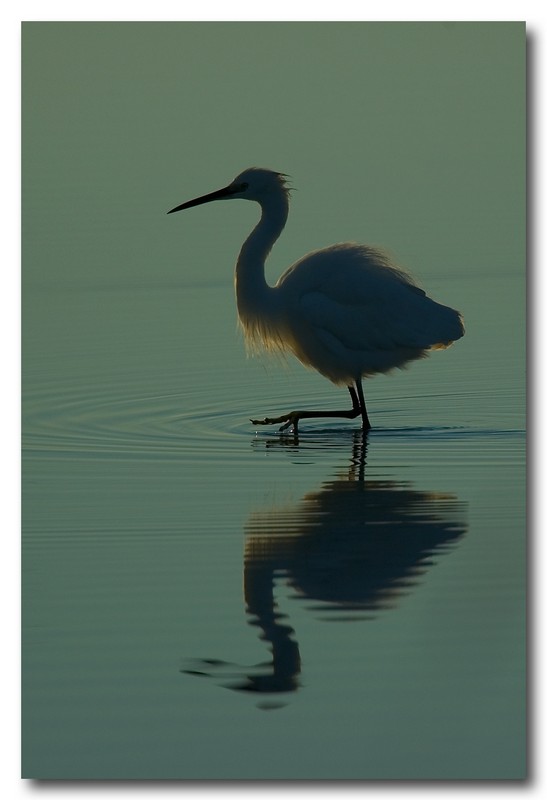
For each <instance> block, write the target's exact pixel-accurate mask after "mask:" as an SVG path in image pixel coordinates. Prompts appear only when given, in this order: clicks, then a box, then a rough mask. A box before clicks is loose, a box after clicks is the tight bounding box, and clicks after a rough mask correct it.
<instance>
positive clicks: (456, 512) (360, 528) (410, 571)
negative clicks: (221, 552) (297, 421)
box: [184, 431, 465, 693]
mask: <svg viewBox="0 0 547 800" xmlns="http://www.w3.org/2000/svg"><path fill="white" fill-rule="evenodd" d="M366 439H367V437H366V433H365V434H363V432H362V431H357V432H355V439H354V443H353V457H352V459H351V464H350V467H349V469H348V470H347V471H346V472H345V473H344V474H339V475H337V476H336V477H335V479H334V480H329V481H326V482H325V483H324V484H323V485H322V486H321V487H320V488H319V489H318V490H317V491H313V492H310V493H308V494H306V495H305V496H304V497H303V498H302V499H301V500H300V501H299V502H298V503H297V504H294V505H287V506H284V507H275V508H271V509H268V510H261V511H256V512H254V513H252V514H251V515H250V516H249V518H248V521H247V524H246V526H245V533H246V540H245V555H244V592H245V604H246V611H247V614H248V615H249V618H250V623H249V624H251V625H253V626H256V627H257V628H259V629H260V630H261V639H262V640H263V641H265V642H268V643H269V646H270V647H269V649H270V651H271V659H270V660H269V661H268V662H266V663H265V664H261V665H256V666H255V667H247V668H245V667H242V666H237V665H228V664H225V663H224V662H218V661H215V662H212V661H209V662H201V664H200V668H199V669H195V670H189V669H188V670H184V671H185V672H198V673H199V674H208V675H211V676H216V677H217V678H219V679H222V680H224V681H226V679H228V682H227V683H226V682H224V684H223V685H226V686H229V688H232V689H237V690H241V691H248V692H261V693H279V692H292V691H295V690H296V689H297V688H298V687H299V675H300V672H301V661H300V653H299V647H298V643H297V641H296V639H295V632H294V630H293V628H292V627H291V626H290V625H289V624H288V622H287V618H286V616H284V615H283V614H281V613H280V611H279V609H278V605H277V603H276V599H275V588H276V586H277V585H279V582H280V581H282V582H284V583H285V584H287V585H289V586H290V587H291V589H292V590H293V592H294V595H295V596H296V597H297V598H299V599H301V600H303V601H305V602H307V603H308V604H309V605H308V608H309V609H310V610H313V611H314V612H315V613H320V614H321V616H322V617H323V618H325V619H330V620H333V621H343V620H350V619H351V620H354V619H359V618H361V619H363V618H364V619H371V618H374V617H375V616H376V615H377V614H378V613H379V612H381V611H383V610H384V609H388V608H394V607H395V606H396V604H397V602H398V600H399V599H400V598H401V597H402V596H403V595H405V594H408V593H409V592H411V591H412V590H413V589H414V587H416V585H417V584H418V583H419V581H420V577H421V576H422V575H423V574H424V572H426V570H427V569H428V568H429V567H431V566H432V565H433V564H434V563H435V561H436V560H437V558H438V557H439V556H440V555H441V554H442V553H443V552H446V551H447V550H448V549H450V548H451V547H452V546H453V545H454V544H455V542H456V541H457V540H458V539H459V538H460V537H461V536H462V535H463V534H464V532H465V524H464V522H463V517H464V514H463V504H462V503H460V502H459V501H458V500H457V499H456V498H455V497H454V496H453V495H451V494H444V493H437V492H425V491H419V490H416V489H413V488H412V487H411V485H409V484H405V483H401V482H397V481H392V480H365V455H366ZM277 441H278V442H280V440H279V439H278V440H277ZM286 444H287V446H290V447H294V446H295V441H294V440H292V442H291V441H288V440H287V441H286ZM296 446H298V444H297V443H296Z"/></svg>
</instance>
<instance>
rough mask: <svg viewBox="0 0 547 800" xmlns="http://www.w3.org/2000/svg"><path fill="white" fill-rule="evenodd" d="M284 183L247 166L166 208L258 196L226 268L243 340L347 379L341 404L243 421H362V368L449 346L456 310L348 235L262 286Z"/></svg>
mask: <svg viewBox="0 0 547 800" xmlns="http://www.w3.org/2000/svg"><path fill="white" fill-rule="evenodd" d="M289 192H290V190H289V188H288V187H287V181H286V176H285V175H284V174H282V173H278V172H273V171H271V170H266V169H259V168H256V167H253V168H250V169H247V170H245V171H244V172H242V173H241V174H240V175H238V176H237V177H236V178H235V179H234V181H233V182H232V183H231V184H229V185H228V186H226V187H225V188H224V189H220V190H218V191H216V192H212V193H210V194H207V195H203V196H202V197H198V198H196V199H195V200H190V201H189V202H187V203H183V204H182V205H180V206H176V207H175V208H173V209H172V210H171V211H170V212H169V213H172V212H174V211H181V210H183V209H186V208H191V207H192V206H196V205H201V204H202V203H207V202H210V201H213V200H223V199H231V198H241V199H248V200H253V201H255V202H257V203H258V204H259V205H260V207H261V210H262V214H261V219H260V221H259V223H258V224H257V226H256V227H255V228H254V230H253V231H252V232H251V234H250V235H249V237H248V238H247V239H246V241H245V242H244V244H243V246H242V248H241V252H240V254H239V257H238V260H237V264H236V271H235V290H236V299H237V309H238V317H239V321H240V324H241V326H242V328H243V331H244V333H245V337H246V340H247V343H248V345H249V347H250V348H252V349H260V348H264V349H266V350H269V351H273V352H277V353H287V352H289V353H292V354H293V355H294V356H296V358H297V359H298V360H299V361H300V362H301V363H302V364H304V365H305V366H307V367H311V368H313V369H315V370H317V371H318V372H319V373H321V374H322V375H324V376H325V378H328V379H329V380H330V381H332V382H333V383H334V384H337V385H345V386H347V387H348V389H349V392H350V396H351V399H352V408H351V409H350V410H346V411H291V412H289V413H288V414H283V415H281V416H278V417H273V418H270V417H266V418H265V419H262V420H252V422H254V423H255V424H278V423H282V430H283V429H286V428H288V427H290V426H293V428H294V429H295V430H296V429H297V427H298V422H299V420H300V419H304V418H311V417H315V418H317V417H335V416H339V417H345V418H348V419H353V418H355V417H357V416H359V415H360V416H361V420H362V427H363V429H364V430H368V429H369V428H370V427H371V426H370V421H369V419H368V414H367V410H366V405H365V399H364V393H363V388H362V378H367V377H370V376H372V375H375V374H377V373H383V372H389V371H390V370H392V369H394V368H396V367H404V366H405V365H406V364H408V363H409V362H411V361H413V360H416V359H419V358H423V357H425V356H427V355H428V353H429V352H430V351H431V350H435V349H443V348H446V347H448V346H450V345H451V344H452V343H453V342H454V341H456V340H457V339H459V338H460V337H461V336H463V334H464V325H463V319H462V316H461V314H460V313H459V312H458V311H455V310H454V309H452V308H449V307H448V306H444V305H441V304H440V303H437V302H436V301H434V300H432V299H431V298H429V297H428V296H427V295H426V293H425V292H424V290H423V289H421V288H420V287H419V286H418V285H417V284H416V282H415V281H414V279H413V278H412V277H411V276H410V275H409V274H408V273H407V272H406V271H405V270H403V269H402V268H401V267H399V266H398V265H396V264H394V263H393V261H392V260H391V259H390V258H389V256H388V255H387V254H386V253H385V252H384V251H383V250H381V249H379V248H376V247H371V246H369V245H364V244H357V243H353V242H345V243H341V244H335V245H332V246H330V247H326V248H323V249H321V250H316V251H313V252H311V253H308V255H306V256H304V257H303V258H302V259H300V260H299V261H297V262H296V263H295V264H293V265H292V266H291V267H289V268H288V269H287V270H286V271H285V272H284V273H283V275H282V276H281V277H280V278H279V280H278V281H277V283H276V284H275V286H269V285H268V284H267V282H266V278H265V274H264V264H265V261H266V258H267V256H268V254H269V252H270V250H271V248H272V246H273V244H274V242H275V241H276V240H277V238H278V237H279V235H280V233H281V231H282V230H283V228H284V226H285V223H286V221H287V216H288V210H289Z"/></svg>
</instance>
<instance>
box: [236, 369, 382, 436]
mask: <svg viewBox="0 0 547 800" xmlns="http://www.w3.org/2000/svg"><path fill="white" fill-rule="evenodd" d="M355 385H356V387H357V391H356V390H355V388H354V387H353V386H348V391H349V393H350V396H351V402H352V408H351V409H350V410H349V411H290V412H289V413H288V414H282V415H281V416H280V417H266V418H265V419H252V420H251V422H252V423H253V425H279V424H281V423H283V424H282V425H281V428H280V429H279V430H280V431H285V430H287V428H290V427H291V425H292V427H293V429H294V431H295V433H296V432H297V431H298V423H299V421H300V420H301V419H319V418H321V419H323V418H328V417H343V418H344V419H355V417H358V416H359V414H361V415H363V409H362V408H361V404H360V400H359V397H360V395H359V385H360V382H359V383H357V381H356V382H355ZM362 394H363V389H362V388H361V395H362ZM363 403H364V399H363ZM363 408H364V406H363ZM366 414H367V412H366V409H365V411H364V417H363V429H364V430H368V428H370V424H368V427H367V428H366V429H365V422H364V420H365V418H366V420H367V423H368V417H367V416H366Z"/></svg>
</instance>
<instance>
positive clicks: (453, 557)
mask: <svg viewBox="0 0 547 800" xmlns="http://www.w3.org/2000/svg"><path fill="white" fill-rule="evenodd" d="M425 283H426V284H427V288H428V289H429V290H430V293H431V294H432V295H433V296H434V297H438V298H439V299H440V300H442V301H444V302H447V303H449V304H450V305H453V306H455V307H457V308H459V309H460V310H461V311H462V312H463V313H464V315H465V319H466V324H467V335H466V337H465V338H464V339H463V340H461V341H460V342H459V343H457V344H456V345H455V346H454V347H453V348H451V349H450V350H448V351H446V352H444V353H437V354H434V355H432V356H431V358H429V359H427V360H425V361H423V362H420V363H416V364H415V365H413V366H412V367H411V368H410V369H409V370H408V371H405V372H398V373H397V374H396V375H393V376H390V377H378V378H376V379H374V380H372V381H368V382H367V383H366V386H365V391H366V392H367V398H368V407H369V414H370V417H371V421H372V424H373V430H372V432H371V433H370V434H369V436H368V437H367V439H366V440H365V441H363V438H362V435H361V433H360V432H359V431H358V430H357V429H356V427H355V425H354V424H353V423H350V422H344V421H340V422H336V421H328V424H324V423H323V422H322V421H320V420H318V421H316V422H310V423H308V424H307V425H306V424H304V423H302V426H301V432H300V435H299V438H298V440H296V439H295V438H294V437H292V436H290V435H289V436H280V435H279V434H278V433H277V432H276V430H275V429H266V428H264V429H260V430H258V431H255V430H254V429H253V427H252V426H251V424H250V423H249V421H248V419H249V417H251V416H255V415H256V416H258V415H267V414H273V413H282V412H283V411H287V410H290V409H291V408H292V407H306V405H308V406H309V407H311V408H321V407H325V408H329V407H330V408H336V407H339V406H340V402H341V400H342V397H344V393H343V392H340V391H339V390H337V389H336V388H335V387H332V386H330V384H328V383H327V382H326V381H324V380H323V379H322V378H320V377H319V376H317V375H315V374H313V373H310V372H307V371H305V370H304V369H303V368H301V367H300V366H299V365H298V364H294V365H290V366H289V368H288V369H287V368H284V367H282V366H279V365H277V364H275V363H269V362H267V361H261V360H246V358H245V355H244V348H243V344H242V341H241V337H240V335H239V333H238V332H237V331H236V320H235V309H234V301H233V297H232V289H231V287H230V285H229V283H225V284H222V285H220V284H219V285H206V284H202V285H199V284H193V285H191V284H189V285H185V284H184V283H183V282H182V281H181V282H180V283H175V284H170V285H168V284H162V283H161V282H158V284H157V285H150V286H148V287H145V286H141V287H140V288H131V287H128V286H124V287H122V286H120V287H119V288H112V287H111V288H108V287H106V286H105V287H104V288H101V287H100V286H93V285H88V286H84V285H77V284H73V285H72V286H66V287H63V285H61V286H57V287H55V288H47V287H45V286H44V287H42V288H40V287H39V286H35V287H34V288H33V287H30V288H29V289H28V290H27V291H26V297H25V314H24V349H25V368H24V506H23V511H24V541H23V546H24V563H23V579H24V585H23V594H24V774H25V775H26V776H27V777H39V778H247V779H250V778H369V779H373V778H376V779H383V778H384V779H386V778H387V779H389V778H403V779H404V778H408V779H411V778H416V779H420V778H421V779H435V778H439V779H458V778H460V779H465V778H486V779H488V778H520V777H523V775H524V774H525V617H524V613H525V598H526V581H525V566H526V563H525V557H526V553H525V522H524V513H525V489H524V405H525V403H524V363H525V359H524V325H523V319H524V286H523V281H522V280H521V279H516V278H511V277H506V276H503V275H501V276H498V277H496V278H495V279H492V278H491V277H490V278H483V277H481V275H480V274H478V275H476V276H474V277H468V278H461V277H459V276H457V275H453V276H444V277H443V278H442V279H440V278H437V279H436V278H435V276H429V277H427V276H425ZM344 402H346V398H345V397H344Z"/></svg>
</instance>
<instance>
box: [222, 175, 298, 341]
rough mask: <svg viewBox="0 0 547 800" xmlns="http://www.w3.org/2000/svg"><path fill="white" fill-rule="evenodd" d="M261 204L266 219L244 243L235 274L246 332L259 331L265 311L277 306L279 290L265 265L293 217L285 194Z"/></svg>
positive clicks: (267, 198)
mask: <svg viewBox="0 0 547 800" xmlns="http://www.w3.org/2000/svg"><path fill="white" fill-rule="evenodd" d="M259 202H260V208H261V210H262V216H261V218H260V221H259V223H258V225H257V226H256V227H255V228H254V230H253V231H252V232H251V234H250V235H249V236H248V238H247V239H246V240H245V242H244V243H243V247H242V248H241V251H240V253H239V256H238V259H237V265H236V271H235V290H236V299H237V310H238V314H239V317H240V320H241V323H242V325H243V327H244V328H248V327H250V328H256V327H259V324H260V317H261V315H262V311H263V310H264V309H265V308H268V309H269V310H270V311H271V310H272V305H275V304H274V299H273V295H275V289H272V287H271V286H268V284H267V282H266V276H265V274H264V264H265V261H266V259H267V257H268V254H269V252H270V250H271V249H272V246H273V245H274V243H275V242H276V240H277V239H278V238H279V235H280V233H281V231H282V230H283V228H284V227H285V223H286V222H287V216H288V214H289V200H288V197H287V194H286V192H284V191H281V190H280V191H278V192H275V193H273V192H272V193H271V194H270V195H268V196H267V197H265V198H264V199H262V198H261V200H260V201H259Z"/></svg>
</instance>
